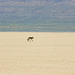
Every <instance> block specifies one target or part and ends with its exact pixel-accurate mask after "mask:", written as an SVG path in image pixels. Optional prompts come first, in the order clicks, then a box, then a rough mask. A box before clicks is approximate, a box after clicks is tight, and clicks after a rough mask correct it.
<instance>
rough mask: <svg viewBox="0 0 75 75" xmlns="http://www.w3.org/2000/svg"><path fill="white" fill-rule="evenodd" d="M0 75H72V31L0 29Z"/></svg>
mask: <svg viewBox="0 0 75 75" xmlns="http://www.w3.org/2000/svg"><path fill="white" fill-rule="evenodd" d="M29 36H34V40H33V41H27V38H28V37H29ZM0 75H75V33H72V32H71V33H70V32H68V33H67V32H63V33H61V32H59V33H57V32H0Z"/></svg>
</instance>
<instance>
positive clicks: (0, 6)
mask: <svg viewBox="0 0 75 75" xmlns="http://www.w3.org/2000/svg"><path fill="white" fill-rule="evenodd" d="M0 31H25V32H75V0H0Z"/></svg>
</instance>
